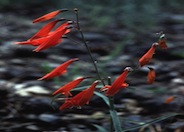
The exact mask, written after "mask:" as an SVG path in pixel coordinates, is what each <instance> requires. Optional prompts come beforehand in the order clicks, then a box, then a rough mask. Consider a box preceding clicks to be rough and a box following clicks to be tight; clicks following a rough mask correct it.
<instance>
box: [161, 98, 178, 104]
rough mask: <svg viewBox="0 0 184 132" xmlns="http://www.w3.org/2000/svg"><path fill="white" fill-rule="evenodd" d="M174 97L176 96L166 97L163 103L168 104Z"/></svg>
mask: <svg viewBox="0 0 184 132" xmlns="http://www.w3.org/2000/svg"><path fill="white" fill-rule="evenodd" d="M175 98H176V96H170V97H168V98H166V100H165V101H164V103H165V104H169V103H171V102H172V101H173V100H174V99H175Z"/></svg>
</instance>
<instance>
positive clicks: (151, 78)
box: [147, 67, 156, 84]
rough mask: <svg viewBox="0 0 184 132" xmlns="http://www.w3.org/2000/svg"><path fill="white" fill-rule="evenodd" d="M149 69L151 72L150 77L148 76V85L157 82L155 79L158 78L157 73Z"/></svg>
mask: <svg viewBox="0 0 184 132" xmlns="http://www.w3.org/2000/svg"><path fill="white" fill-rule="evenodd" d="M148 68H149V72H148V76H147V82H148V84H152V83H153V82H154V81H155V78H156V73H155V70H154V69H153V68H151V67H148Z"/></svg>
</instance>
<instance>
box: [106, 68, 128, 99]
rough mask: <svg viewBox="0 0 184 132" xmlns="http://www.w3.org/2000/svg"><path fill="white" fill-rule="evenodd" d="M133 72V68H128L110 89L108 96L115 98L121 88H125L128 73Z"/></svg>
mask: <svg viewBox="0 0 184 132" xmlns="http://www.w3.org/2000/svg"><path fill="white" fill-rule="evenodd" d="M130 71H132V68H130V67H126V68H125V69H124V72H123V73H122V74H121V75H120V76H119V77H118V78H117V79H116V80H115V81H114V82H113V83H112V85H111V87H109V88H108V90H107V92H106V95H107V96H114V95H115V94H116V93H117V92H119V90H120V89H121V88H123V86H122V85H123V83H124V82H125V79H126V77H127V75H128V73H129V72H130Z"/></svg>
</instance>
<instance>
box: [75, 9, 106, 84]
mask: <svg viewBox="0 0 184 132" xmlns="http://www.w3.org/2000/svg"><path fill="white" fill-rule="evenodd" d="M74 11H75V15H76V19H77V20H76V21H77V22H76V24H77V28H78V31H79V33H80V35H81V37H82V41H83V43H84V45H85V47H86V49H87V51H88V53H89V56H90V58H91V61H92V63H93V65H94V68H95V71H96V74H97V76H98V79H99V80H101V82H102V84H103V85H104V86H105V83H104V81H103V79H102V78H101V76H100V73H99V71H98V67H97V64H96V63H97V62H96V61H95V60H94V58H93V56H92V53H91V50H90V48H89V46H88V44H87V41H86V39H85V37H84V34H83V32H82V30H81V27H80V24H79V15H78V9H77V8H75V9H74Z"/></svg>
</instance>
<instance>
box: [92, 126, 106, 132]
mask: <svg viewBox="0 0 184 132" xmlns="http://www.w3.org/2000/svg"><path fill="white" fill-rule="evenodd" d="M93 126H94V127H96V128H97V132H107V130H106V129H105V128H103V127H102V126H99V125H96V124H94V125H93Z"/></svg>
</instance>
